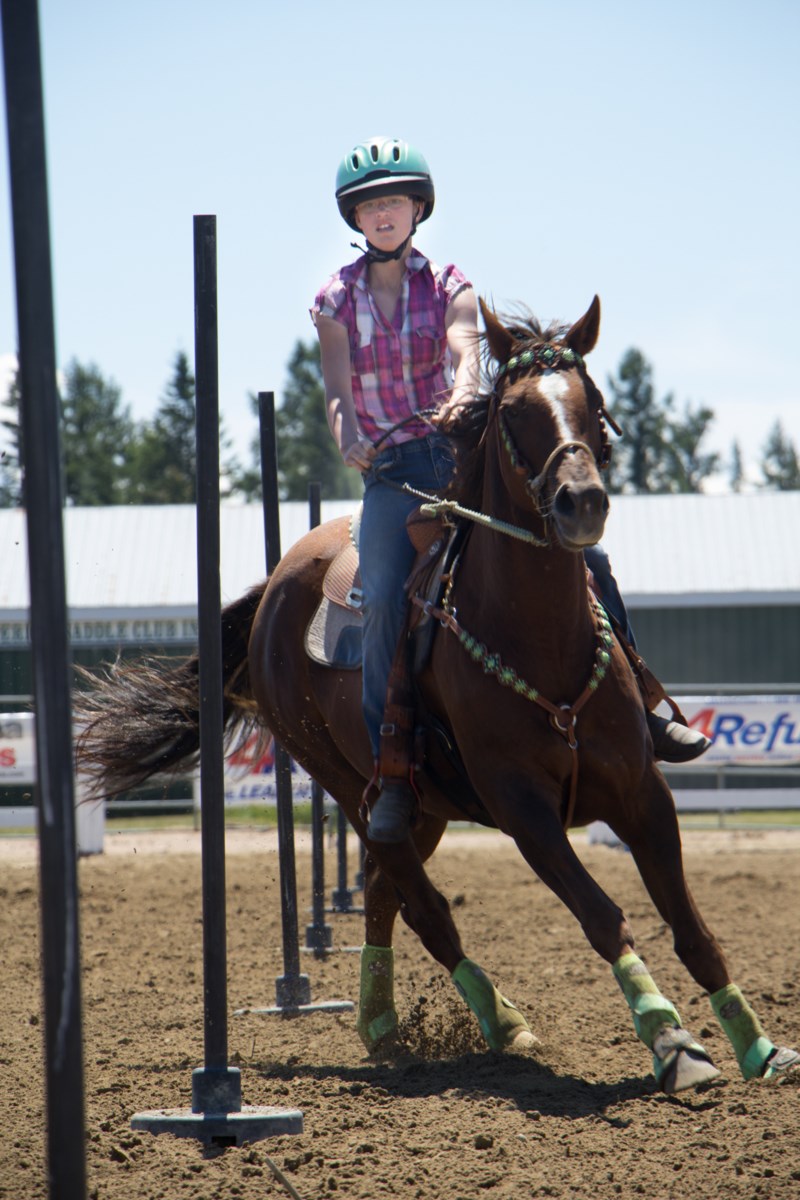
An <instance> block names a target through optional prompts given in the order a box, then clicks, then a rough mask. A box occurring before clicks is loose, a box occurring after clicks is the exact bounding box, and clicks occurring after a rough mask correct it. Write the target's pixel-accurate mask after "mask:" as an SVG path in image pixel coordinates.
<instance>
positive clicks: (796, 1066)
mask: <svg viewBox="0 0 800 1200" xmlns="http://www.w3.org/2000/svg"><path fill="white" fill-rule="evenodd" d="M798 1071H800V1054H798V1052H797V1051H796V1050H790V1049H789V1048H788V1046H780V1047H779V1048H778V1049H777V1050H776V1051H775V1053H774V1054H771V1055H770V1056H769V1058H768V1059H767V1061H766V1062H765V1063H764V1070H763V1071H762V1073H761V1078H762V1079H766V1080H768V1081H770V1080H772V1081H775V1082H778V1083H785V1082H787V1081H788V1079H789V1076H791V1077H792V1083H795V1082H797V1081H798V1076H797V1074H796V1072H798Z"/></svg>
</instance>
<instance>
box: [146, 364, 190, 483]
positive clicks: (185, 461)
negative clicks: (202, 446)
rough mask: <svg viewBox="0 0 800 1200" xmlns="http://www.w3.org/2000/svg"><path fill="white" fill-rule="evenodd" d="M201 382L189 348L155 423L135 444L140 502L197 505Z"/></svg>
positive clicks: (166, 393)
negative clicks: (197, 411)
mask: <svg viewBox="0 0 800 1200" xmlns="http://www.w3.org/2000/svg"><path fill="white" fill-rule="evenodd" d="M195 447H196V433H195V381H194V376H193V375H192V373H191V371H190V369H189V360H188V358H187V357H186V355H185V354H184V353H183V351H179V352H178V354H176V356H175V363H174V367H173V373H172V377H171V379H170V380H169V382H168V384H167V387H166V391H165V392H164V395H163V397H162V399H161V402H160V405H159V408H158V411H157V412H156V415H155V418H154V419H153V421H152V423H147V422H145V423H143V424H142V425H140V426H139V429H138V432H137V437H136V440H135V443H134V446H133V448H132V454H131V464H130V474H131V486H130V492H129V499H130V501H131V502H132V503H134V504H194V501H195V480H196V476H197V462H196V449H195Z"/></svg>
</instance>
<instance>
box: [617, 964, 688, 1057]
mask: <svg viewBox="0 0 800 1200" xmlns="http://www.w3.org/2000/svg"><path fill="white" fill-rule="evenodd" d="M611 969H612V971H613V972H614V978H615V979H616V981H617V983H618V984H619V986H620V988H621V989H622V994H623V996H624V997H625V999H626V1000H627V1002H628V1007H629V1008H630V1010H631V1012H632V1013H633V1025H634V1029H635V1030H636V1034H637V1036H638V1037H639V1039H640V1040H641V1041H642V1042H644V1044H645V1046H647V1048H648V1049H649V1050H652V1049H653V1040H654V1038H655V1036H656V1034H657V1033H658V1032H659V1030H660V1029H663V1028H664V1026H665V1025H671V1026H674V1027H676V1028H678V1027H680V1024H681V1019H680V1017H679V1016H678V1012H677V1009H676V1008H675V1006H674V1005H672V1004H670V1002H669V1000H666V999H665V998H664V997H663V996H662V995H661V993H660V992H659V990H658V988H657V987H656V985H655V983H654V982H653V979H652V978H651V976H650V972H649V971H648V970H647V967H646V966H645V965H644V963H643V962H642V960H641V959H640V958H639V956H638V954H634V953H633V951H631V952H630V953H629V954H623V955H621V956H620V957H619V958H618V959H617V961H616V962H615V963H614V965H613V967H612V968H611Z"/></svg>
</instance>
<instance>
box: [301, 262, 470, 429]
mask: <svg viewBox="0 0 800 1200" xmlns="http://www.w3.org/2000/svg"><path fill="white" fill-rule="evenodd" d="M471 286H472V284H471V283H470V282H469V281H468V280H467V279H466V278H465V276H464V275H463V274H462V273H461V271H459V269H458V267H454V266H453V265H452V263H451V264H450V265H449V266H447V267H444V268H441V267H438V266H437V265H436V263H433V262H431V261H430V260H429V259H427V258H426V257H425V255H424V254H420V253H419V251H418V250H414V249H412V251H411V253H410V255H409V256H408V259H407V260H406V273H405V276H404V278H403V290H402V293H401V296H400V301H399V303H398V305H397V309H396V311H395V314H394V319H393V320H392V321H391V322H390V321H387V319H386V317H385V316H384V315H383V313H382V312H381V310H380V308H379V307H378V305H377V303H376V302H375V299H374V297H373V295H372V293H371V292H370V290H369V287H368V286H367V260H366V256H365V255H364V256H362V257H361V258H359V259H357V260H356V261H355V262H354V263H350V264H349V265H348V266H346V267H342V269H341V270H340V271H337V272H336V274H335V275H333V276H332V277H331V278H330V279H329V280H328V282H327V283H326V284H325V286H324V287H323V288H322V289H321V291H320V292H319V293H318V294H317V297H316V299H315V301H314V307H313V308H312V309H311V319H312V320H313V321H315V322H316V318H317V315H318V314H319V313H322V314H323V316H326V317H333V319H334V320H335V321H339V322H340V324H342V325H344V326H345V328H346V329H347V332H348V335H349V338H350V364H351V368H352V383H353V401H354V403H355V409H356V416H357V418H358V423H359V426H360V427H361V431H362V433H363V434H364V436H365V437H367V438H369V440H370V441H371V442H375V441H377V440H378V438H379V437H381V435H382V434H384V433H385V432H386V431H387V430H389V429H391V428H392V427H393V426H394V425H397V424H398V422H400V421H404V420H406V419H407V418H408V417H411V416H413V414H414V413H416V412H419V411H420V410H422V409H428V408H439V407H440V406H441V405H442V404H443V403H444V401H445V400H446V399H447V397H448V395H449V394H450V391H451V389H452V386H453V369H452V363H451V361H450V352H449V350H448V347H447V336H446V334H445V324H444V319H445V313H446V311H447V306H448V304H449V303H450V301H451V300H452V299H453V297H454V296H456V295H458V293H459V292H460V291H462V290H463V289H464V288H467V287H471ZM430 431H431V430H430V426H429V425H427V424H426V423H425V421H424V420H419V421H410V422H409V423H408V424H407V425H404V426H403V427H402V429H398V430H397V431H396V432H395V433H393V434H392V435H391V436H390V437H389V438H387V439H386V441H385V442H384V443H383V445H388V444H398V443H400V442H405V441H409V440H411V439H412V438H418V437H425V435H426V434H428V433H430Z"/></svg>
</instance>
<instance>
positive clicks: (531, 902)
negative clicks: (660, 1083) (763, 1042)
mask: <svg viewBox="0 0 800 1200" xmlns="http://www.w3.org/2000/svg"><path fill="white" fill-rule="evenodd" d="M199 842H200V839H199V835H198V834H194V833H175V834H170V835H155V834H147V833H143V834H140V835H131V834H125V835H116V836H114V835H107V837H106V851H105V853H104V854H102V855H98V856H94V857H91V858H87V859H84V860H82V861H81V866H80V888H81V899H82V906H81V926H82V941H83V968H84V973H83V1006H84V1036H85V1076H86V1079H85V1089H86V1129H87V1133H86V1157H87V1174H88V1195H89V1197H92V1198H97V1200H123V1198H124V1200H156V1198H159V1200H230V1198H233V1197H237V1198H241V1200H255V1198H256V1197H258V1198H264V1197H287V1196H291V1197H300V1198H302V1200H323V1198H329V1200H340V1198H342V1200H344V1198H347V1200H378V1198H380V1197H390V1196H391V1197H393V1198H395V1200H411V1198H415V1200H482V1198H483V1197H490V1198H491V1200H522V1198H525V1197H533V1196H537V1197H538V1196H552V1197H564V1198H570V1200H613V1198H615V1197H618V1196H622V1197H635V1196H648V1197H650V1200H668V1198H676V1200H677V1198H680V1200H703V1198H705V1197H708V1198H711V1197H713V1198H714V1200H717V1198H718V1197H722V1198H724V1200H739V1198H741V1200H751V1198H753V1197H768V1198H770V1200H773V1198H774V1200H790V1198H792V1200H795V1198H797V1197H798V1196H800V1078H795V1079H794V1080H793V1081H792V1082H789V1083H787V1084H783V1085H781V1086H768V1085H762V1084H758V1083H751V1084H745V1083H743V1082H742V1080H741V1078H740V1077H739V1075H738V1072H737V1070H736V1068H735V1062H734V1060H733V1056H732V1052H731V1050H730V1048H729V1046H728V1044H727V1042H726V1041H725V1039H724V1038H723V1036H722V1034H721V1032H720V1030H719V1028H718V1027H717V1026H716V1024H715V1023H714V1021H713V1018H712V1015H711V1010H710V1006H709V1005H708V1002H707V1000H706V998H705V997H704V996H703V995H702V994H701V993H700V990H699V989H698V988H697V986H696V985H695V984H694V983H693V982H692V981H691V980H690V978H689V977H688V975H687V974H686V973H685V972H684V970H683V968H682V967H681V966H680V965H679V963H678V962H677V960H676V959H675V957H674V954H673V952H672V948H671V940H670V935H669V932H668V931H667V929H666V928H665V927H664V925H663V924H662V923H661V921H660V920H659V918H658V916H657V914H656V913H655V910H654V909H653V907H652V905H651V904H650V902H649V900H648V898H647V897H646V895H645V893H644V890H643V888H642V886H641V884H640V882H639V880H638V876H637V875H636V872H635V869H634V867H633V864H632V862H631V859H630V856H629V855H628V854H627V853H625V852H624V851H619V850H609V849H607V848H605V847H600V846H589V845H587V844H586V840H585V838H581V837H578V838H576V845H577V847H578V850H579V853H580V854H581V856H582V857H583V858H584V860H585V861H586V863H587V864H588V866H589V868H590V870H591V871H592V872H593V874H594V875H595V876H596V878H597V879H598V880H599V881H600V882H601V884H602V885H603V886H604V887H605V889H606V890H607V891H608V892H610V893H611V894H612V895H613V896H614V898H615V899H616V900H617V901H618V902H619V903H621V904H622V905H623V907H624V908H625V910H626V912H627V914H628V916H629V918H630V919H631V921H632V923H633V927H634V930H635V932H636V936H637V947H638V949H639V952H640V953H641V954H642V955H643V956H644V957H646V959H647V961H648V963H649V965H650V967H651V970H652V972H653V974H654V976H655V978H656V980H657V981H658V982H659V983H660V986H661V988H662V990H663V991H664V992H665V993H666V994H667V995H668V996H669V997H670V998H671V999H672V1000H673V1001H674V1002H675V1003H676V1005H677V1006H678V1008H679V1010H680V1012H681V1013H682V1015H683V1018H684V1021H685V1022H686V1024H687V1025H688V1026H689V1027H690V1028H691V1029H692V1030H693V1032H695V1033H696V1034H697V1035H699V1036H701V1037H702V1039H703V1041H704V1042H705V1044H706V1046H707V1048H708V1049H709V1051H710V1052H711V1053H712V1054H713V1055H714V1057H715V1059H716V1061H717V1065H718V1066H719V1067H720V1068H721V1069H722V1071H723V1076H722V1081H721V1082H718V1083H715V1084H714V1085H711V1086H709V1087H708V1088H706V1089H705V1090H704V1091H702V1092H699V1093H697V1092H693V1093H683V1094H682V1095H681V1096H680V1097H679V1098H667V1097H665V1096H663V1095H661V1094H659V1093H658V1092H656V1090H655V1087H654V1083H653V1079H652V1076H651V1074H650V1062H649V1057H648V1054H647V1052H646V1051H645V1050H644V1048H643V1047H642V1046H641V1045H640V1044H639V1043H638V1042H637V1041H636V1039H635V1036H634V1033H633V1027H632V1023H631V1019H630V1016H629V1014H628V1011H627V1008H626V1006H625V1004H624V1002H623V1000H622V997H621V995H620V993H619V991H618V988H617V985H616V983H615V982H614V980H613V978H612V976H611V972H610V970H609V968H608V967H607V966H605V964H603V963H602V962H600V961H599V960H598V959H597V958H596V957H595V956H594V955H593V953H592V952H591V951H590V950H589V947H588V945H587V944H586V943H585V941H584V939H583V936H582V934H581V932H580V930H579V929H578V927H577V926H576V924H575V922H574V921H573V919H572V917H571V916H570V915H569V914H568V913H567V911H566V910H565V909H564V908H563V907H562V906H561V905H560V904H559V903H558V902H557V901H556V900H555V899H554V897H553V896H552V895H550V893H549V892H548V891H547V890H546V889H545V888H544V886H543V885H542V884H541V883H539V882H538V881H537V880H536V879H535V878H534V877H533V875H532V874H531V873H530V872H529V871H528V869H527V868H526V867H525V866H524V864H523V863H522V862H521V860H520V859H519V857H518V856H517V854H516V852H515V850H514V848H513V847H512V846H511V844H510V843H508V842H506V841H504V840H503V839H502V838H501V837H500V836H499V835H497V836H495V835H493V834H485V833H478V832H475V833H470V832H454V833H452V834H450V835H449V837H448V839H446V840H445V843H444V845H443V846H442V848H441V849H440V850H439V851H438V852H437V854H436V856H435V858H434V860H433V862H432V865H431V872H432V875H433V877H434V879H435V881H436V883H437V885H438V886H439V887H440V888H441V889H442V890H443V891H444V893H445V894H446V895H447V896H448V898H449V899H450V901H451V902H452V903H453V904H454V905H455V906H456V907H455V915H456V918H457V921H458V923H459V926H460V929H461V931H462V934H463V936H464V942H465V945H466V947H467V949H468V953H470V955H471V956H472V957H473V958H474V959H476V960H477V961H478V962H480V963H481V964H482V965H483V966H484V967H485V968H486V969H487V970H488V971H489V972H490V974H491V975H492V976H493V977H494V979H495V981H496V982H497V984H498V986H500V987H501V989H502V990H503V991H504V992H505V993H506V994H507V995H508V996H510V997H511V998H512V999H513V1000H514V1001H515V1002H516V1003H517V1004H518V1005H519V1007H520V1008H521V1009H522V1010H523V1011H524V1012H525V1014H526V1015H527V1017H528V1019H529V1021H530V1023H531V1025H532V1027H533V1029H534V1031H535V1032H536V1034H537V1035H538V1036H539V1038H540V1039H541V1043H542V1044H541V1046H540V1047H538V1048H537V1049H536V1051H535V1052H534V1053H532V1054H528V1055H526V1056H519V1057H517V1056H513V1057H508V1056H502V1055H499V1054H494V1053H491V1052H489V1051H486V1050H484V1049H483V1047H482V1043H481V1041H480V1039H479V1036H478V1034H477V1026H476V1024H475V1022H474V1020H473V1019H472V1017H471V1016H470V1015H469V1014H468V1013H467V1011H466V1009H465V1008H464V1006H463V1005H462V1003H461V1001H460V1000H459V999H458V997H457V995H456V993H455V990H454V989H453V987H452V985H451V984H450V982H449V981H448V980H447V979H445V978H444V977H443V974H442V972H441V971H440V970H439V968H438V967H436V966H435V965H434V964H433V963H432V962H431V961H430V960H429V959H428V957H427V956H426V954H425V953H424V951H423V950H422V948H421V947H420V946H419V945H418V943H417V942H416V940H415V939H414V937H413V936H412V935H411V934H410V933H409V932H408V930H407V929H406V928H405V927H402V928H398V934H397V963H396V971H397V984H398V987H397V991H398V1009H399V1011H400V1014H401V1019H402V1021H403V1033H404V1038H405V1042H406V1047H407V1049H406V1051H405V1053H404V1054H403V1055H402V1056H399V1057H397V1058H395V1059H394V1060H393V1061H391V1062H377V1063H376V1062H373V1061H370V1060H369V1059H368V1058H366V1057H365V1055H364V1053H363V1051H362V1048H361V1044H360V1042H359V1041H358V1038H357V1036H356V1033H355V1028H354V1016H353V1015H352V1014H340V1015H324V1014H314V1015H309V1016H304V1017H301V1018H297V1019H294V1020H287V1019H285V1018H283V1017H280V1016H279V1017H270V1016H256V1015H248V1016H233V1015H232V1016H231V1018H230V1021H229V1052H230V1061H231V1064H232V1065H237V1066H239V1067H240V1068H241V1072H242V1091H243V1103H244V1104H246V1105H274V1106H279V1107H287V1108H298V1109H300V1110H301V1111H302V1112H303V1114H304V1122H305V1131H304V1132H303V1133H302V1134H301V1135H298V1136H294V1137H280V1138H272V1139H269V1140H267V1141H261V1142H257V1143H254V1144H252V1145H245V1146H242V1147H238V1148H237V1147H232V1148H228V1149H221V1148H219V1147H212V1148H205V1147H204V1146H203V1145H202V1143H200V1142H197V1141H194V1140H193V1139H179V1138H174V1137H172V1136H170V1135H161V1136H158V1137H156V1136H153V1135H152V1134H150V1133H139V1132H134V1131H132V1130H131V1128H130V1119H131V1117H132V1115H133V1114H134V1113H136V1112H138V1111H141V1110H146V1109H160V1108H183V1109H189V1108H190V1107H191V1072H192V1069H193V1068H194V1067H198V1066H202V1065H203V1011H202V952H201V944H202V942H201V939H202V928H201V898H200V888H201V884H200V859H199V848H200V846H199ZM685 843H686V844H685V853H686V864H687V873H688V875H689V878H690V881H691V884H692V887H693V890H694V893H695V895H696V897H697V899H698V901H699V903H700V906H701V909H702V911H703V912H704V914H705V916H706V919H707V920H708V922H709V924H710V925H711V926H712V928H713V929H714V930H715V932H716V933H717V934H718V936H719V937H720V939H721V941H722V943H723V945H724V947H725V951H726V953H727V955H728V958H729V961H730V963H731V965H732V969H733V972H734V975H735V978H736V979H737V981H738V982H739V983H740V985H741V986H742V988H743V989H744V990H745V991H746V993H747V994H748V996H749V997H750V999H751V1000H752V1001H753V1002H754V1005H755V1007H756V1008H757V1010H758V1011H759V1013H760V1015H761V1017H762V1021H763V1023H764V1025H765V1027H766V1029H767V1032H768V1033H769V1034H770V1035H771V1036H772V1038H773V1039H774V1040H775V1041H777V1042H780V1043H784V1044H792V1045H797V1044H798V1043H800V938H798V925H797V921H798V913H800V855H799V854H798V852H799V851H800V836H799V835H798V834H797V833H795V834H792V835H783V834H776V833H768V834H767V833H750V834H744V833H734V832H722V833H713V834H712V833H700V832H697V833H691V834H688V835H687V837H686V839H685ZM35 854H36V847H35V843H34V842H32V841H24V842H20V841H19V840H18V839H8V838H6V839H2V840H0V897H2V908H0V922H1V924H0V930H1V931H2V948H3V971H2V978H3V985H4V986H3V1004H2V1010H0V1062H1V1063H2V1076H1V1078H2V1086H0V1122H1V1126H0V1127H1V1128H2V1133H3V1136H2V1139H0V1197H2V1198H3V1200H39V1198H40V1197H41V1198H43V1197H46V1196H47V1187H46V1183H45V1175H44V1118H43V1115H42V1111H43V1082H42V1079H43V1070H42V1018H41V991H40V976H39V952H38V930H39V913H38V895H37V893H38V886H37V877H38V873H37V865H36V858H35ZM227 861H228V865H227V884H228V929H229V934H228V965H229V970H228V977H229V978H228V1000H229V1005H230V1009H231V1011H233V1010H234V1009H236V1008H240V1007H248V1006H265V1005H271V1004H274V1001H275V979H276V977H277V976H279V975H281V974H283V955H282V947H281V940H280V929H281V926H280V908H279V904H280V901H279V886H278V863H277V853H276V847H275V840H274V836H273V835H270V834H268V833H264V832H253V833H246V832H236V833H232V834H230V835H229V838H228V860H227ZM297 864H298V879H299V886H300V908H301V921H300V940H301V943H302V941H303V940H304V936H305V924H306V923H307V921H308V920H310V916H309V914H308V912H307V905H308V903H309V899H308V898H309V895H310V890H309V856H308V853H307V843H306V840H305V839H304V838H300V839H299V845H298V855H297ZM328 869H329V872H331V873H332V871H333V855H332V854H329V855H328ZM331 886H333V884H332V883H331ZM328 920H329V922H330V923H331V925H332V928H333V936H334V942H335V945H336V946H337V947H347V946H352V945H355V944H358V943H360V941H361V938H362V935H361V927H360V918H359V917H358V916H355V915H346V916H343V915H337V916H330V917H329V918H328ZM302 970H303V971H305V972H307V973H308V975H309V977H310V981H311V991H312V1000H313V1001H323V1000H335V999H353V1000H354V999H356V994H357V981H358V956H357V955H356V954H353V953H344V952H341V953H334V954H331V955H329V956H328V957H327V959H326V960H325V961H322V962H320V961H318V960H317V959H315V958H314V957H313V955H306V954H303V955H302ZM273 1165H274V1167H275V1168H276V1169H277V1172H278V1174H275V1173H274V1172H273Z"/></svg>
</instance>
